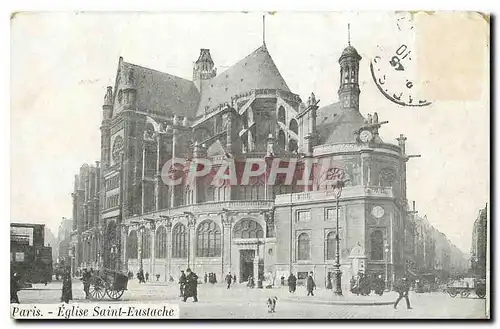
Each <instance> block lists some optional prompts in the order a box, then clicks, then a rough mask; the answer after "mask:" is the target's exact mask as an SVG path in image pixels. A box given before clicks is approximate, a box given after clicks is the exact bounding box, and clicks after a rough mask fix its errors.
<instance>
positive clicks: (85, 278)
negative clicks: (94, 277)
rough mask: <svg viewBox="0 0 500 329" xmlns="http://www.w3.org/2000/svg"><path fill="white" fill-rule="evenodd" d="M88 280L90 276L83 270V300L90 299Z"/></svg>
mask: <svg viewBox="0 0 500 329" xmlns="http://www.w3.org/2000/svg"><path fill="white" fill-rule="evenodd" d="M90 278H91V274H90V272H89V271H87V269H84V270H83V275H82V282H83V291H84V292H85V299H89V298H90V292H89V290H90Z"/></svg>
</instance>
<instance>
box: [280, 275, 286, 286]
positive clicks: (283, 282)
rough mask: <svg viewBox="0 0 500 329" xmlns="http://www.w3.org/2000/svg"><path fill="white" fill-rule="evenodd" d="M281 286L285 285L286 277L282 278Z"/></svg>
mask: <svg viewBox="0 0 500 329" xmlns="http://www.w3.org/2000/svg"><path fill="white" fill-rule="evenodd" d="M281 285H282V286H284V285H285V276H284V275H282V276H281Z"/></svg>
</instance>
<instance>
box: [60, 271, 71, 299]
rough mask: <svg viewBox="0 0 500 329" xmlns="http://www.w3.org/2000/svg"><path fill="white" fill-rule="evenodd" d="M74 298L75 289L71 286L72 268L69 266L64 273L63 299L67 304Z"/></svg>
mask: <svg viewBox="0 0 500 329" xmlns="http://www.w3.org/2000/svg"><path fill="white" fill-rule="evenodd" d="M72 299H73V290H72V287H71V268H69V267H67V268H66V270H65V271H64V274H63V286H62V295H61V301H62V302H65V303H66V304H68V303H69V301H70V300H72Z"/></svg>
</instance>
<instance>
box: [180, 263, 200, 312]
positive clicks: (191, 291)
mask: <svg viewBox="0 0 500 329" xmlns="http://www.w3.org/2000/svg"><path fill="white" fill-rule="evenodd" d="M186 273H187V275H186V287H185V288H184V299H183V301H184V302H185V301H186V300H187V299H188V298H189V297H193V299H194V302H195V303H196V302H198V276H197V275H196V274H195V273H194V272H191V269H190V268H188V269H187V270H186Z"/></svg>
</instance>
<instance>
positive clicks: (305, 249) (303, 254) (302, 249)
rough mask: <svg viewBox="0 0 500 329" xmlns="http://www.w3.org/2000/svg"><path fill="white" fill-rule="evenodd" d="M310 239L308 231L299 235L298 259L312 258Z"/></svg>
mask: <svg viewBox="0 0 500 329" xmlns="http://www.w3.org/2000/svg"><path fill="white" fill-rule="evenodd" d="M310 244H311V243H310V241H309V235H307V233H302V234H301V235H299V238H298V241H297V245H298V246H297V247H298V248H297V250H298V253H297V256H298V257H297V259H298V260H309V259H311V250H310Z"/></svg>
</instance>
